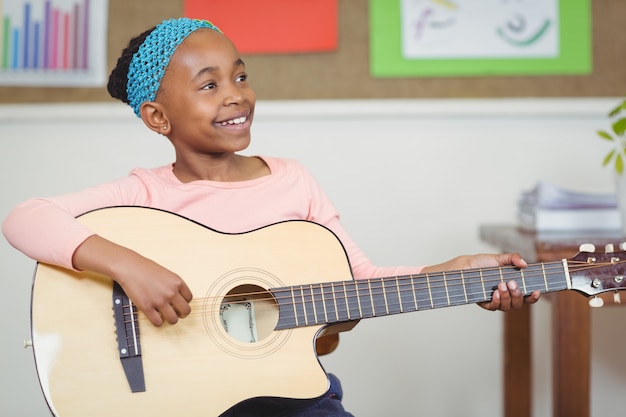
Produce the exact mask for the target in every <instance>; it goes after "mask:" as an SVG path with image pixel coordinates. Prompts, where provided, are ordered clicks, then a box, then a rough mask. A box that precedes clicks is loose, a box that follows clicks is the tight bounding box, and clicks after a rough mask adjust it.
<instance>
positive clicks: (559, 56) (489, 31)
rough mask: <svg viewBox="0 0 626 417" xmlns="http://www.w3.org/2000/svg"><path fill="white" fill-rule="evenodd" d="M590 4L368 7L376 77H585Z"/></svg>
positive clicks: (559, 0) (448, 2)
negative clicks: (556, 75)
mask: <svg viewBox="0 0 626 417" xmlns="http://www.w3.org/2000/svg"><path fill="white" fill-rule="evenodd" d="M590 21H591V6H590V4H589V0H567V1H565V0H394V1H389V0H370V28H371V44H370V48H371V67H372V74H373V75H374V76H378V77H395V76H397V77H399V76H464V75H468V76H469V75H475V76H476V75H539V74H586V73H589V72H590V71H591V23H590Z"/></svg>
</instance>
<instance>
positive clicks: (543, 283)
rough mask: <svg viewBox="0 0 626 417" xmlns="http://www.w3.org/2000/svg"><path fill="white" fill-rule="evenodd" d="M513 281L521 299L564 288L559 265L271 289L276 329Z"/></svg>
mask: <svg viewBox="0 0 626 417" xmlns="http://www.w3.org/2000/svg"><path fill="white" fill-rule="evenodd" d="M510 280H515V281H516V282H517V283H518V285H519V287H520V289H521V290H522V293H523V294H524V295H527V294H530V293H531V292H533V291H535V290H539V291H540V292H542V293H546V292H554V291H561V290H565V289H568V288H569V286H568V276H567V271H566V268H565V266H564V264H563V263H562V262H550V263H539V264H533V265H530V266H528V267H527V268H524V269H519V268H515V267H498V268H489V269H472V270H464V271H454V272H440V273H432V274H419V275H408V276H399V277H387V278H373V279H364V280H352V281H338V282H326V283H319V284H307V285H296V286H292V287H282V288H273V289H271V290H270V292H271V293H272V294H273V296H274V297H275V299H276V301H277V303H278V306H279V320H278V325H277V327H276V328H277V329H288V328H294V327H302V326H312V325H319V324H331V323H339V322H345V321H351V320H360V319H364V318H371V317H378V316H387V315H391V314H400V313H408V312H413V311H418V310H429V309H435V308H442V307H450V306H456V305H463V304H470V303H478V302H482V301H487V300H490V299H491V296H492V294H493V291H494V289H495V288H496V287H497V285H498V284H499V283H500V282H503V281H505V282H508V281H510Z"/></svg>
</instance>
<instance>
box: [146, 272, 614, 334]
mask: <svg viewBox="0 0 626 417" xmlns="http://www.w3.org/2000/svg"><path fill="white" fill-rule="evenodd" d="M619 263H623V262H622V261H620V262H619ZM569 264H570V265H569V270H570V273H574V272H577V271H582V270H588V269H595V268H599V267H603V266H606V265H611V266H614V265H616V264H615V263H608V262H607V263H606V264H602V263H595V264H589V263H586V262H582V261H569ZM538 266H543V268H542V270H541V271H537V272H534V273H533V272H532V271H528V270H527V269H526V270H523V271H526V272H527V273H524V274H523V278H524V280H525V279H527V278H528V279H531V278H537V277H544V276H547V275H551V274H554V273H555V272H554V271H558V272H559V273H560V274H562V273H564V270H563V264H562V262H548V263H544V264H534V265H531V266H530V267H538ZM555 266H558V267H557V268H555ZM494 271H495V272H496V273H495V274H494V273H493V272H494ZM481 272H482V279H481V280H480V281H476V282H474V283H472V285H473V286H477V285H478V286H481V287H482V285H481V284H483V283H484V285H485V292H486V293H487V294H488V295H489V296H490V295H491V293H492V292H493V289H494V288H495V285H493V287H488V285H492V284H496V283H499V282H502V280H504V281H508V280H510V279H509V278H510V277H509V276H508V275H512V274H514V275H516V276H519V277H520V278H522V276H521V275H522V274H521V273H520V270H519V269H517V268H514V267H506V268H503V267H496V268H485V269H479V270H467V271H464V274H468V273H472V274H480V273H481ZM453 275H458V276H457V277H454V276H453ZM427 276H428V277H429V279H428V281H429V283H427V282H426V277H427ZM445 276H446V277H445V279H444V273H443V272H436V273H432V274H418V275H407V276H398V277H385V278H378V279H377V278H374V279H370V280H369V281H375V282H376V283H379V284H382V286H381V287H374V288H372V289H370V290H367V291H366V290H364V289H362V288H359V291H363V292H364V294H358V296H357V295H356V287H355V286H354V285H355V283H356V282H363V281H368V280H356V281H355V280H353V281H335V282H325V283H315V284H311V285H313V289H316V290H317V289H320V292H316V293H313V294H311V293H308V294H300V295H298V296H297V297H296V298H297V301H296V302H295V303H294V302H293V301H288V302H286V303H285V302H284V300H282V299H281V297H273V296H272V295H271V293H270V291H269V290H268V291H265V290H264V291H259V292H250V293H240V294H234V295H230V297H231V300H230V301H229V303H231V304H234V303H240V302H241V303H244V302H248V301H251V300H252V301H254V302H255V303H260V302H262V301H267V302H269V303H272V305H263V304H260V305H259V306H257V307H256V308H259V307H260V308H271V309H273V310H275V309H276V308H277V306H276V305H275V304H274V303H275V302H277V303H278V304H281V303H282V305H287V306H293V305H295V304H297V305H302V304H303V303H308V304H310V305H311V306H312V303H314V302H317V303H323V302H322V296H323V295H327V296H328V295H329V294H324V293H323V290H324V289H332V287H335V288H339V289H340V291H339V292H340V293H343V292H344V291H343V286H344V284H349V286H352V287H353V288H352V289H349V290H347V292H348V293H354V295H347V296H345V295H346V294H343V295H344V296H341V297H338V299H341V300H346V303H345V304H346V306H345V307H347V308H341V309H338V310H337V311H335V310H334V307H335V304H334V303H333V305H332V307H333V310H332V311H331V313H330V314H329V315H331V316H332V315H336V314H338V315H341V316H345V315H346V314H347V312H348V311H349V310H350V308H349V305H348V304H349V302H350V301H353V300H354V299H357V298H360V297H364V296H366V297H371V298H374V297H377V296H379V297H380V296H383V297H384V296H385V295H386V293H385V291H386V290H387V291H388V290H389V288H387V287H385V286H384V282H385V281H388V282H398V281H409V282H410V283H405V284H399V287H400V288H399V289H398V291H394V293H395V294H398V295H397V297H394V299H396V298H397V300H387V301H395V304H390V305H388V307H389V309H390V310H392V311H396V310H398V308H399V307H401V305H400V304H401V302H402V300H403V298H402V294H403V293H406V292H409V293H415V292H417V291H420V290H422V291H425V290H428V289H430V291H429V294H430V296H431V298H429V299H428V301H430V302H431V303H432V304H433V305H434V306H420V305H418V307H417V309H416V308H414V307H413V308H408V310H409V311H416V310H420V309H422V310H426V309H431V308H437V307H445V306H448V305H450V306H451V305H454V304H452V303H450V302H449V301H450V300H449V299H450V294H449V292H447V293H445V294H440V293H441V289H443V288H447V289H451V288H452V289H455V288H458V287H459V286H461V287H466V288H467V287H468V284H467V283H465V282H463V277H461V271H450V272H446V273H445ZM437 277H439V278H440V279H437ZM465 278H466V279H467V277H465ZM475 278H476V277H475V276H474V277H472V279H475ZM494 278H496V279H494ZM428 284H430V285H428ZM383 287H385V288H383ZM402 287H410V288H406V289H403V288H402ZM279 289H284V290H288V289H296V290H298V289H303V290H306V291H310V290H311V286H310V285H309V284H304V285H296V286H291V287H281V288H279ZM271 290H277V289H276V288H272V289H271ZM542 292H545V291H542ZM477 295H480V296H481V297H483V291H482V290H480V291H477V292H474V293H467V298H469V299H472V300H473V297H475V296H477ZM226 297H229V296H228V295H227V296H211V297H204V298H194V300H192V302H191V304H192V313H191V315H192V316H193V315H195V314H199V315H204V314H207V313H214V312H215V311H212V309H209V310H206V309H205V310H203V309H202V308H201V307H203V306H204V305H205V304H206V302H207V301H209V302H210V301H211V300H215V299H223V298H226ZM242 297H249V298H251V300H242V299H241V298H242ZM232 298H235V299H232ZM284 298H286V299H292V298H293V297H292V296H291V295H289V296H286V297H284ZM453 298H454V299H458V298H459V296H458V295H455V296H453ZM483 298H484V297H483ZM326 301H327V302H328V301H329V300H328V299H326ZM421 302H422V303H423V302H424V300H421ZM473 302H477V301H471V302H470V303H473ZM222 304H223V303H220V304H219V305H214V306H215V307H214V308H215V310H218V309H219V308H221V306H222ZM342 304H344V303H341V302H340V303H338V304H337V307H343V306H342ZM442 304H443V305H442ZM461 304H466V303H461ZM198 307H200V308H198ZM420 307H421V308H420ZM294 308H295V307H294ZM294 308H291V309H290V308H287V312H288V313H295V311H293V310H294ZM198 310H201V311H198ZM290 310H291V311H290ZM322 310H323V309H322ZM308 313H309V314H306V316H307V317H306V318H308V317H309V316H319V313H320V312H318V314H315V315H314V314H313V311H309V312H308ZM326 313H327V312H326ZM380 315H382V314H380ZM385 315H386V314H385ZM140 317H141V318H142V320H147V319H145V318H144V317H143V316H140ZM368 317H369V316H368ZM306 318H305V314H304V312H302V320H306ZM315 318H316V319H317V317H315ZM294 319H295V316H294ZM357 319H358V317H357ZM331 322H332V320H331ZM311 324H324V323H319V322H314V323H311Z"/></svg>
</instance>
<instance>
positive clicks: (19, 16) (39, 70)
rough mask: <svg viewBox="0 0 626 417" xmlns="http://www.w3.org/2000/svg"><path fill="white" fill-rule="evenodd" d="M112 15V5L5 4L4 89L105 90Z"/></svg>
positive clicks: (5, 0)
mask: <svg viewBox="0 0 626 417" xmlns="http://www.w3.org/2000/svg"><path fill="white" fill-rule="evenodd" d="M107 12H108V1H107V0H0V85H7V86H54V87H61V86H65V87H79V86H81V87H82V86H93V87H96V86H102V85H104V83H105V81H106V35H107Z"/></svg>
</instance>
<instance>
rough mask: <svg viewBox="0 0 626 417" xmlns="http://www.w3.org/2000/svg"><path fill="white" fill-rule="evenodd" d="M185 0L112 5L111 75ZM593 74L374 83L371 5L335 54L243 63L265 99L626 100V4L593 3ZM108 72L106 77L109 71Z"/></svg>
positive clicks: (352, 14) (10, 98)
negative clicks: (137, 41)
mask: <svg viewBox="0 0 626 417" xmlns="http://www.w3.org/2000/svg"><path fill="white" fill-rule="evenodd" d="M182 10H183V3H182V0H168V1H151V0H134V1H127V0H109V37H108V47H107V62H108V71H110V69H111V68H112V67H113V65H114V64H115V62H116V60H117V57H118V55H119V53H120V51H121V50H122V49H123V48H124V47H125V46H126V45H127V43H128V40H129V39H130V38H131V37H133V36H135V35H137V34H139V33H140V32H142V31H143V30H145V29H147V28H149V27H150V26H152V25H154V24H156V23H158V22H160V21H161V20H163V19H167V18H171V17H179V16H181V14H182ZM592 13H593V29H592V34H593V41H592V45H593V72H592V73H591V74H589V75H570V76H528V77H521V76H516V77H513V76H509V77H459V78H449V77H441V78H433V77H429V78H389V79H375V78H373V77H372V76H371V75H370V71H369V34H368V26H369V25H368V22H369V16H368V2H367V1H366V0H359V1H354V0H339V47H338V49H337V51H335V52H331V53H318V54H297V55H255V56H244V60H245V62H246V65H247V68H248V73H249V75H250V82H251V83H252V86H253V87H254V89H255V91H256V93H257V97H258V99H261V100H275V99H280V100H286V99H367V98H378V99H380V98H498V97H614V96H621V95H624V94H626V36H625V34H624V30H623V26H624V19H625V18H626V2H624V1H622V0H592ZM108 71H107V72H108ZM110 100H112V99H111V98H110V97H109V96H108V94H107V92H106V89H105V88H104V87H101V88H41V87H37V88H30V87H28V88H25V87H0V103H42V102H43V103H45V102H105V101H110Z"/></svg>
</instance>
